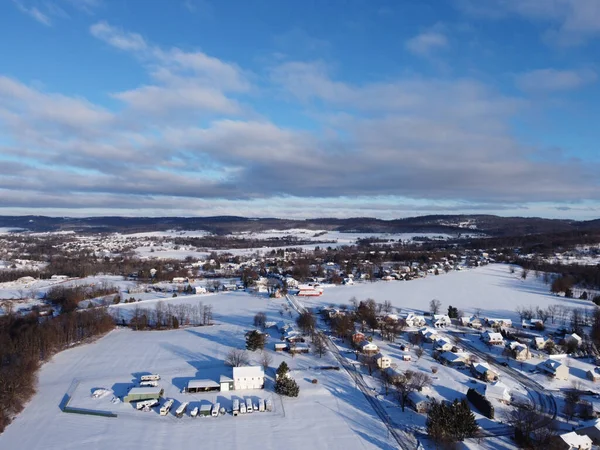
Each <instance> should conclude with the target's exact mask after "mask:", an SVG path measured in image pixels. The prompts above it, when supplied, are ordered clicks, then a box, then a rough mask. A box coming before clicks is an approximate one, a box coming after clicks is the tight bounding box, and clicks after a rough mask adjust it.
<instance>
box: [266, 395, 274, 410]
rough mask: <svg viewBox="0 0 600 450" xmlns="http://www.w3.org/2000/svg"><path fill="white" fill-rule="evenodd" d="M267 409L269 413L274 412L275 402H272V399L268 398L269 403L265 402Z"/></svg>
mask: <svg viewBox="0 0 600 450" xmlns="http://www.w3.org/2000/svg"><path fill="white" fill-rule="evenodd" d="M265 409H266V410H267V411H269V412H271V411H273V402H272V401H271V399H270V398H268V399H267V401H266V402H265Z"/></svg>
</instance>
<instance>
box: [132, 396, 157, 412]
mask: <svg viewBox="0 0 600 450" xmlns="http://www.w3.org/2000/svg"><path fill="white" fill-rule="evenodd" d="M158 403H159V401H158V400H155V399H152V400H144V401H141V402H137V403H136V405H135V409H137V410H138V411H150V408H152V407H154V406H156V405H158Z"/></svg>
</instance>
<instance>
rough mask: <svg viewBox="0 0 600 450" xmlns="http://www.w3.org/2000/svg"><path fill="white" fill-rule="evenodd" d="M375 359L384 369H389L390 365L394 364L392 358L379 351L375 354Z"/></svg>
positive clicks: (378, 365)
mask: <svg viewBox="0 0 600 450" xmlns="http://www.w3.org/2000/svg"><path fill="white" fill-rule="evenodd" d="M373 360H374V361H375V363H376V364H377V367H379V368H380V369H382V370H383V369H387V368H388V367H390V366H391V365H392V358H390V357H389V356H386V355H384V354H383V353H381V352H380V353H377V354H376V355H375V356H373Z"/></svg>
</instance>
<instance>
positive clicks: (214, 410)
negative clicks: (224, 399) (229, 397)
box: [210, 403, 221, 417]
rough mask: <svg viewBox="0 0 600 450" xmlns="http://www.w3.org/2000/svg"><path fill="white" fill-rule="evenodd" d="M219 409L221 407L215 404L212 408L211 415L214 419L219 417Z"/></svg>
mask: <svg viewBox="0 0 600 450" xmlns="http://www.w3.org/2000/svg"><path fill="white" fill-rule="evenodd" d="M219 408H221V405H219V403H215V404H214V405H213V407H212V411H211V413H210V415H211V416H213V417H217V416H218V415H219Z"/></svg>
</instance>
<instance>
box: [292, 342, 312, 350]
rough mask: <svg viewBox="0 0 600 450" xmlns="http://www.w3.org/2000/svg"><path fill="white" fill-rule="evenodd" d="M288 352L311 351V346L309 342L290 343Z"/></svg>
mask: <svg viewBox="0 0 600 450" xmlns="http://www.w3.org/2000/svg"><path fill="white" fill-rule="evenodd" d="M288 352H290V353H309V352H310V347H309V346H308V344H304V343H302V342H300V343H298V344H293V345H290V346H289V348H288Z"/></svg>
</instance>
